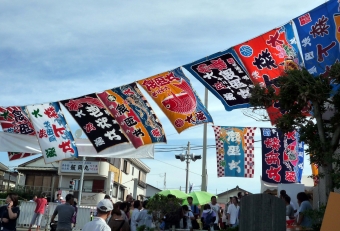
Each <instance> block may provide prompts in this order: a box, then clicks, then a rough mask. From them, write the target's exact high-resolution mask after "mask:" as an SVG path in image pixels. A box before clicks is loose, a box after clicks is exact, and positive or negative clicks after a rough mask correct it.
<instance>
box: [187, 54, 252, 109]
mask: <svg viewBox="0 0 340 231" xmlns="http://www.w3.org/2000/svg"><path fill="white" fill-rule="evenodd" d="M183 67H184V68H186V69H187V70H188V71H189V72H190V73H191V74H192V75H193V76H194V77H195V78H196V79H198V80H199V81H200V82H201V83H202V84H203V85H204V86H205V87H206V88H207V89H209V90H210V91H211V92H212V93H213V94H214V95H215V96H216V97H217V98H218V99H219V100H221V102H222V103H223V105H224V107H225V109H226V110H227V111H231V110H233V109H236V108H246V107H249V106H250V105H249V97H250V92H249V91H250V89H251V88H253V87H254V85H253V82H252V80H251V79H250V78H249V77H248V74H247V71H246V69H245V68H244V66H243V65H242V63H241V61H240V60H239V58H238V56H237V55H236V54H235V52H234V50H233V49H228V50H226V51H224V52H218V53H216V54H213V55H210V56H209V57H207V58H202V59H200V60H197V61H195V62H192V63H190V64H187V65H184V66H183Z"/></svg>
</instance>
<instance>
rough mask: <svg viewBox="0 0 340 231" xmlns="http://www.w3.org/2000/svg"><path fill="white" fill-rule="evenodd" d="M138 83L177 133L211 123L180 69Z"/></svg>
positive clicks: (207, 113)
mask: <svg viewBox="0 0 340 231" xmlns="http://www.w3.org/2000/svg"><path fill="white" fill-rule="evenodd" d="M138 83H139V84H140V85H141V86H142V87H143V88H144V89H145V90H146V91H147V92H148V93H149V95H150V96H151V97H152V98H153V99H154V100H155V102H156V103H157V104H158V106H159V107H160V108H161V109H162V111H163V112H164V114H165V115H166V116H167V117H168V118H169V120H170V122H171V123H172V125H173V126H174V127H175V129H176V130H177V132H178V133H181V132H182V131H183V130H185V129H187V128H190V127H192V126H195V125H199V124H202V123H208V122H213V120H212V118H211V115H210V114H209V112H208V111H207V109H206V108H205V106H204V105H203V103H202V102H201V100H200V98H199V97H198V96H197V94H196V92H195V91H194V90H193V89H192V87H191V84H190V81H189V79H188V78H187V77H186V76H185V75H184V73H183V71H182V69H181V68H180V67H178V68H176V69H174V70H172V71H168V72H164V73H161V74H158V75H155V76H152V77H149V78H146V79H143V80H139V81H138Z"/></svg>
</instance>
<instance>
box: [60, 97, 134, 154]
mask: <svg viewBox="0 0 340 231" xmlns="http://www.w3.org/2000/svg"><path fill="white" fill-rule="evenodd" d="M60 103H62V104H63V105H64V107H65V108H66V109H67V110H68V111H69V112H70V113H71V115H72V116H73V118H74V119H75V120H76V121H77V123H78V124H79V126H80V127H81V128H82V129H83V131H84V133H85V135H86V136H87V137H88V138H89V140H90V141H91V143H92V144H93V147H94V148H95V149H96V151H97V152H101V151H103V150H104V149H106V148H108V147H112V146H114V145H117V144H121V143H127V142H129V140H128V139H127V138H126V136H125V135H124V134H123V133H122V132H121V130H120V126H119V124H118V123H117V121H116V120H115V119H114V118H113V117H112V116H111V114H110V112H109V111H108V110H106V108H105V106H104V104H103V103H102V102H101V101H100V100H99V99H98V97H97V95H96V94H95V93H93V94H90V95H86V96H82V97H79V98H74V99H70V100H63V101H60Z"/></svg>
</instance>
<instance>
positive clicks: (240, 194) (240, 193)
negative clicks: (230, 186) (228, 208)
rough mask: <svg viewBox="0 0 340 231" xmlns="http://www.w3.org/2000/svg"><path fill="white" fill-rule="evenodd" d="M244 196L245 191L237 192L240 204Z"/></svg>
mask: <svg viewBox="0 0 340 231" xmlns="http://www.w3.org/2000/svg"><path fill="white" fill-rule="evenodd" d="M242 197H243V193H242V192H238V193H237V201H238V203H239V204H240V203H241V199H242Z"/></svg>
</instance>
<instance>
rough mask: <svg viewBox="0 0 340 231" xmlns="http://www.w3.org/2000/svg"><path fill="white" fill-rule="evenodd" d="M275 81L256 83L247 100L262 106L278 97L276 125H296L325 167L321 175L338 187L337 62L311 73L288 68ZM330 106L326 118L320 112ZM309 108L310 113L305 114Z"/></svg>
mask: <svg viewBox="0 0 340 231" xmlns="http://www.w3.org/2000/svg"><path fill="white" fill-rule="evenodd" d="M275 81H277V85H278V86H279V91H277V89H276V88H274V87H273V85H272V86H267V88H263V87H261V86H259V85H257V86H255V87H254V88H253V90H252V92H251V94H252V96H251V98H250V104H251V105H252V106H254V108H255V109H259V108H261V109H263V108H268V107H270V106H272V104H273V102H277V101H279V103H280V108H281V110H282V111H283V112H284V114H283V116H282V117H279V118H278V119H277V120H276V127H277V128H280V129H281V130H282V131H283V132H287V131H290V130H292V129H299V132H300V139H301V141H304V142H305V143H306V144H307V145H308V148H307V149H306V150H305V151H306V153H307V154H310V155H311V156H310V159H311V162H313V163H315V164H318V165H319V166H322V167H324V168H325V169H327V171H326V173H325V175H324V176H327V177H330V178H331V179H332V184H333V186H334V187H336V188H339V187H340V173H339V172H340V158H339V156H338V155H335V154H334V153H335V151H336V149H337V148H338V147H339V139H340V111H339V107H340V93H339V91H336V92H333V90H332V84H331V83H333V82H335V83H340V63H335V64H334V65H333V66H332V67H331V68H330V70H329V71H328V72H327V73H326V74H324V75H320V76H313V75H311V74H309V72H308V71H307V70H306V69H302V70H289V71H286V72H284V73H283V74H282V76H280V77H278V78H277V79H275ZM329 108H333V112H334V115H333V116H332V117H331V118H330V119H329V120H327V121H326V120H324V119H323V118H322V115H323V114H324V113H325V112H326V111H327V110H328V109H329ZM309 111H311V112H312V116H311V117H306V113H307V112H309ZM320 177H323V176H322V174H321V175H320ZM332 184H330V185H329V187H330V188H329V190H330V191H333V186H332Z"/></svg>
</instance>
